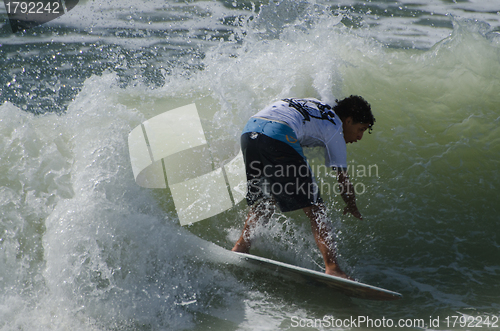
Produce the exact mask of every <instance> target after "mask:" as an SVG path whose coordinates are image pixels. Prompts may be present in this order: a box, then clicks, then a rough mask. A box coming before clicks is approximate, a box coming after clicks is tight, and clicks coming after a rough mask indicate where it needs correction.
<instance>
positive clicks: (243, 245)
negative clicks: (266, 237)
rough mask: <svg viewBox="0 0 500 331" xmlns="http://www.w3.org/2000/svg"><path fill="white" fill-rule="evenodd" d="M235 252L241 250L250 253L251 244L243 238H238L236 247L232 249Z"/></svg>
mask: <svg viewBox="0 0 500 331" xmlns="http://www.w3.org/2000/svg"><path fill="white" fill-rule="evenodd" d="M231 250H232V251H233V252H239V253H246V254H248V253H250V245H248V244H247V243H246V242H244V241H243V240H241V239H240V240H238V241H237V242H236V244H235V245H234V247H233V248H232V249H231Z"/></svg>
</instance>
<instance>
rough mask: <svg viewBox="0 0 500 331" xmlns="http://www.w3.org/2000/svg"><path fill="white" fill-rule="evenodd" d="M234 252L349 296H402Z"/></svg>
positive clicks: (381, 298)
mask: <svg viewBox="0 0 500 331" xmlns="http://www.w3.org/2000/svg"><path fill="white" fill-rule="evenodd" d="M234 253H235V254H237V255H238V256H239V257H240V258H241V260H243V261H246V262H249V263H251V264H253V265H257V266H260V267H263V268H265V269H267V270H269V271H271V272H273V274H276V275H277V276H281V277H285V278H289V279H292V280H294V281H297V282H300V283H312V284H315V285H321V286H327V287H330V288H332V289H335V290H337V291H340V292H342V293H344V294H346V295H348V296H351V297H356V298H362V299H369V300H398V299H401V298H402V297H403V296H402V295H401V294H400V293H397V292H393V291H389V290H386V289H383V288H380V287H376V286H372V285H368V284H364V283H360V282H357V281H353V280H349V279H345V278H341V277H336V276H330V275H327V274H325V273H323V272H318V271H314V270H310V269H306V268H302V267H297V266H294V265H291V264H288V263H283V262H278V261H274V260H271V259H266V258H264V257H260V256H255V255H251V254H244V253H237V252H234Z"/></svg>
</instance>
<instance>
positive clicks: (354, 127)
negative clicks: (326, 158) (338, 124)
mask: <svg viewBox="0 0 500 331" xmlns="http://www.w3.org/2000/svg"><path fill="white" fill-rule="evenodd" d="M342 126H343V128H344V140H345V142H346V144H348V143H355V142H356V141H358V140H361V138H363V134H364V133H365V131H366V130H367V129H368V127H369V124H367V123H354V121H353V120H352V117H348V118H347V119H346V120H345V121H344V122H343V123H342Z"/></svg>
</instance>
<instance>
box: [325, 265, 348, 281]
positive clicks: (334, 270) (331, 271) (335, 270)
mask: <svg viewBox="0 0 500 331" xmlns="http://www.w3.org/2000/svg"><path fill="white" fill-rule="evenodd" d="M325 274H327V275H331V276H337V277H340V278H345V279H349V280H354V279H353V278H352V277H349V276H348V275H347V274H346V273H345V272H343V271H342V270H341V269H340V267H339V266H338V265H337V264H333V265H331V266H329V267H326V270H325Z"/></svg>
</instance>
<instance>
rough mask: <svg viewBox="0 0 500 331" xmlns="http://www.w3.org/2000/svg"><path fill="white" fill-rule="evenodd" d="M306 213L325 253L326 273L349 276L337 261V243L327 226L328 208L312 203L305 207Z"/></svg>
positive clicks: (315, 237) (319, 245) (321, 250)
mask: <svg viewBox="0 0 500 331" xmlns="http://www.w3.org/2000/svg"><path fill="white" fill-rule="evenodd" d="M303 210H304V213H305V214H306V215H307V217H309V219H310V220H311V227H312V232H313V235H314V239H315V240H316V244H317V245H318V248H319V250H320V252H321V254H322V255H323V259H324V261H325V273H326V274H329V275H333V276H338V277H343V278H349V277H348V276H347V275H346V273H345V272H343V271H342V270H341V269H340V267H339V265H338V263H337V253H336V252H335V245H334V244H335V243H334V240H333V238H332V237H331V236H330V235H329V232H330V231H329V229H328V227H327V223H326V222H327V220H328V219H327V218H328V216H327V215H326V210H325V207H324V205H323V204H320V205H312V206H310V207H306V208H303Z"/></svg>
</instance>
